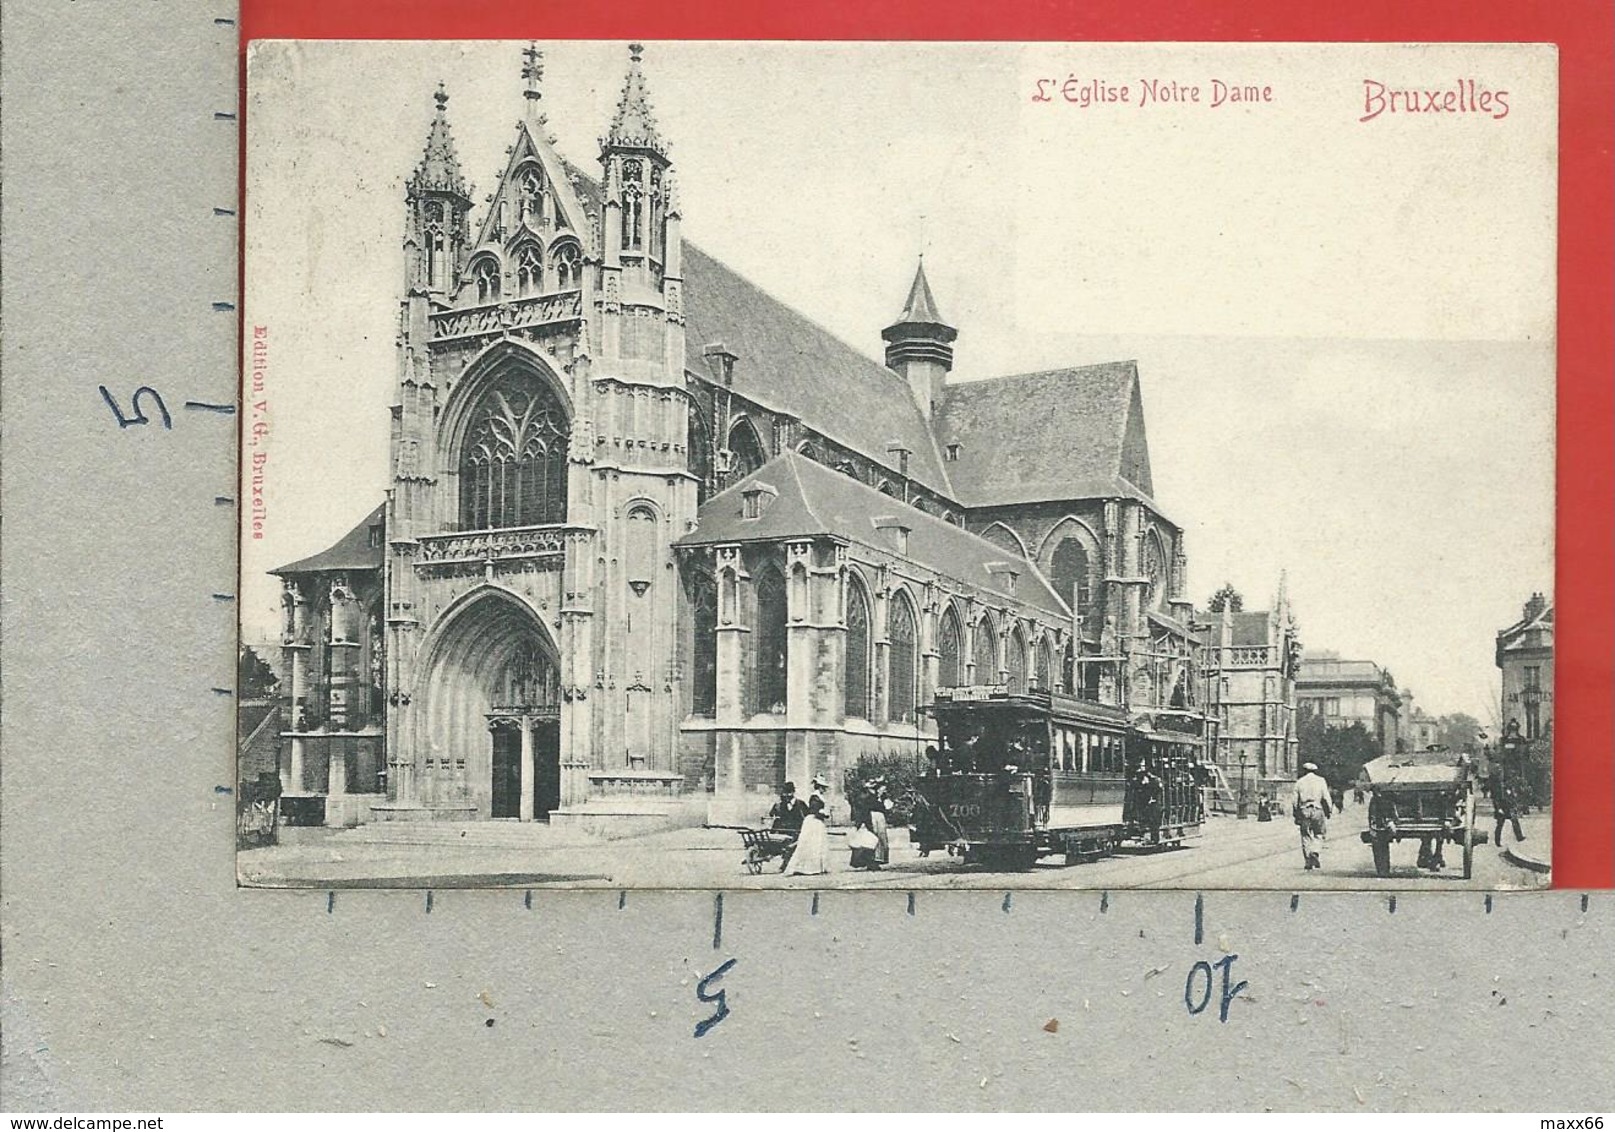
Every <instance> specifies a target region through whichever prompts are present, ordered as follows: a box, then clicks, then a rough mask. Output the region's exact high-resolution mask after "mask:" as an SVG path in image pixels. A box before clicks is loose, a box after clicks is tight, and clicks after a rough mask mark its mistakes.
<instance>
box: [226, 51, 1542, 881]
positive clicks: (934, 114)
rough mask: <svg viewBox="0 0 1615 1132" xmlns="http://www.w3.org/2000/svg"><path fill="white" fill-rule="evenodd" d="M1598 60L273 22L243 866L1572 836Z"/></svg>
mask: <svg viewBox="0 0 1615 1132" xmlns="http://www.w3.org/2000/svg"><path fill="white" fill-rule="evenodd" d="M1556 65H1557V62H1556V55H1555V50H1554V48H1553V47H1552V46H1551V45H1549V46H1533V45H1476V44H1439V45H1417V46H1415V45H1395V44H1327V45H1325V44H1215V45H1212V44H1060V43H1038V44H981V43H948V44H941V43H936V44H929V43H783V42H781V43H731V42H678V43H655V42H652V43H637V42H635V43H610V42H547V43H494V42H476V43H447V42H410V43H403V42H386V41H372V42H331V41H325V42H313V41H310V42H294V41H257V42H254V43H252V44H251V45H250V47H249V50H248V72H247V114H246V132H247V143H246V162H247V164H246V193H245V206H244V207H245V249H244V261H245V266H244V280H245V296H244V306H243V314H244V320H243V321H244V325H243V406H244V419H243V428H242V445H243V447H242V456H241V467H242V487H241V490H242V499H243V506H242V530H241V574H242V576H241V588H240V591H239V592H240V594H241V603H240V604H241V671H240V682H239V687H238V689H237V690H238V694H239V698H240V716H239V728H238V731H239V750H238V764H239V772H238V781H239V784H240V785H239V790H238V844H239V849H238V858H237V865H238V876H239V879H240V881H241V883H242V884H245V885H250V886H270V887H283V886H294V887H321V888H330V887H341V886H351V887H366V886H386V887H396V886H421V887H443V886H452V885H462V886H483V885H487V886H512V885H515V886H522V887H588V886H598V887H611V888H633V887H660V888H669V887H671V888H708V889H735V888H815V889H816V888H862V889H881V888H889V889H899V890H913V889H923V888H932V887H947V888H959V887H964V888H971V887H980V888H992V889H1004V888H1082V889H1091V888H1103V889H1115V888H1125V887H1145V888H1196V889H1207V888H1238V889H1275V888H1277V889H1292V890H1294V889H1302V888H1307V889H1312V888H1320V889H1332V888H1339V889H1362V888H1388V889H1393V890H1402V889H1411V890H1454V889H1457V890H1463V889H1487V890H1490V889H1504V888H1520V887H1537V886H1542V885H1545V884H1546V883H1547V879H1548V876H1549V873H1550V870H1551V865H1552V862H1551V852H1550V844H1551V840H1552V824H1551V823H1552V813H1553V808H1552V799H1553V782H1552V765H1553V757H1552V756H1553V688H1554V668H1553V655H1554V653H1553V633H1554V601H1553V592H1552V585H1553V577H1554V552H1553V546H1554V478H1553V477H1554V452H1555V420H1554V389H1555V354H1554V345H1555V339H1554V328H1555V304H1556V291H1555V286H1556V284H1555V278H1556V276H1555V264H1556V260H1555V231H1556V221H1557V214H1556V202H1557V150H1556V146H1557V132H1558V105H1557V79H1556V74H1557V71H1556Z"/></svg>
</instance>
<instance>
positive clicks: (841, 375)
mask: <svg viewBox="0 0 1615 1132" xmlns="http://www.w3.org/2000/svg"><path fill="white" fill-rule="evenodd" d="M684 309H685V323H686V325H685V343H686V346H685V349H686V355H685V363H684V364H685V366H686V367H687V368H688V369H690V370H692V371H694V372H695V373H697V374H700V375H703V376H708V377H710V372H709V370H708V368H707V362H706V359H705V358H704V356H703V355H702V350H703V349H704V348H705V347H706V346H707V344H709V343H712V342H722V343H723V345H724V348H725V349H727V350H728V351H729V352H730V353H733V354H735V355H736V356H737V361H736V362H735V367H734V390H735V392H736V393H738V394H740V395H741V396H742V397H746V398H748V399H750V400H752V401H755V402H757V403H758V404H760V405H763V406H764V407H766V408H769V409H773V410H775V411H777V412H781V413H788V414H790V415H791V416H793V417H796V418H797V419H799V420H801V421H802V422H803V423H804V424H806V425H807V426H808V427H809V428H811V429H814V430H815V431H817V432H820V433H822V434H823V435H825V436H827V437H829V438H830V439H831V440H834V441H835V442H836V443H838V444H841V445H844V446H846V447H847V448H850V449H852V450H853V451H854V452H860V453H862V454H863V455H865V456H868V457H869V458H870V459H872V460H874V461H875V462H876V463H879V464H882V465H884V466H886V467H888V468H895V467H896V464H897V461H896V459H895V458H894V457H893V456H892V455H891V454H890V453H889V452H888V451H887V449H889V448H891V447H893V446H894V445H897V446H900V447H903V448H906V449H908V451H909V463H908V474H909V478H910V479H912V480H913V481H914V482H916V483H918V484H921V485H923V486H924V487H927V488H929V489H930V490H932V491H935V492H937V493H938V494H940V495H943V496H946V497H947V498H949V499H956V498H957V496H955V495H954V493H953V490H952V488H951V486H950V485H949V482H948V476H947V475H946V473H944V471H943V469H942V462H941V459H940V457H939V455H938V452H937V446H936V440H935V438H934V437H933V436H932V435H931V430H930V428H929V427H928V426H927V424H926V420H925V416H924V415H923V414H922V413H921V412H920V407H919V405H917V404H916V403H915V401H914V394H913V393H912V392H911V391H910V390H909V387H908V383H907V382H906V381H904V380H903V379H902V378H901V377H899V376H897V374H895V373H893V372H892V371H891V370H889V369H887V368H886V367H885V366H883V365H881V364H880V363H879V362H877V361H875V360H874V359H873V358H870V357H866V356H865V355H863V354H861V353H859V352H858V351H857V350H855V349H853V348H852V347H851V346H849V345H847V344H846V343H845V342H843V341H842V340H841V339H839V338H837V337H836V336H835V335H834V334H831V333H830V332H829V331H828V330H826V329H824V328H823V327H822V326H819V325H818V324H817V323H815V322H813V321H812V320H811V319H809V318H808V317H807V316H805V315H803V314H801V313H799V312H797V311H795V310H793V309H791V308H790V307H788V306H786V305H785V304H784V303H782V302H780V301H779V300H778V299H776V298H774V297H773V296H771V295H769V294H768V293H767V292H765V291H763V290H762V289H761V288H759V287H757V286H756V285H755V284H753V283H750V282H747V281H746V280H745V279H742V278H741V277H740V276H739V275H737V274H736V273H735V272H734V271H733V270H731V269H730V268H728V267H726V266H724V265H723V264H722V263H720V262H718V261H717V260H716V259H713V258H712V257H711V256H710V255H708V254H707V253H706V252H703V251H702V250H701V249H700V248H698V247H695V246H694V245H692V244H691V243H689V242H688V241H686V242H685V244H684Z"/></svg>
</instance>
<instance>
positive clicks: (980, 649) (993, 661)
mask: <svg viewBox="0 0 1615 1132" xmlns="http://www.w3.org/2000/svg"><path fill="white" fill-rule="evenodd" d="M976 683H978V684H996V683H998V630H997V629H996V628H995V627H994V626H993V620H992V618H991V617H983V618H982V619H981V620H980V621H979V622H977V623H976Z"/></svg>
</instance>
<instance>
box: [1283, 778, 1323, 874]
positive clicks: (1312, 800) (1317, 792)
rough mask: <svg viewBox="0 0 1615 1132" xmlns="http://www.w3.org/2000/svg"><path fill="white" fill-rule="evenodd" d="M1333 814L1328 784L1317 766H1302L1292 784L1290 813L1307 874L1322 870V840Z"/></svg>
mask: <svg viewBox="0 0 1615 1132" xmlns="http://www.w3.org/2000/svg"><path fill="white" fill-rule="evenodd" d="M1333 813H1334V804H1333V802H1331V801H1330V798H1329V783H1328V782H1326V781H1324V777H1323V775H1321V774H1319V773H1318V764H1317V763H1303V764H1302V766H1301V777H1300V778H1298V779H1296V782H1295V802H1294V803H1293V804H1292V806H1291V809H1290V814H1291V816H1292V817H1294V818H1295V824H1296V825H1297V826H1298V827H1299V828H1300V830H1301V856H1302V857H1303V858H1305V861H1306V867H1307V871H1308V872H1311V871H1312V870H1313V869H1321V868H1322V867H1323V860H1322V853H1323V838H1324V834H1325V833H1326V832H1327V831H1328V828H1329V817H1330V815H1331V814H1333Z"/></svg>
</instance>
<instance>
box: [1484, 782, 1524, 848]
mask: <svg viewBox="0 0 1615 1132" xmlns="http://www.w3.org/2000/svg"><path fill="white" fill-rule="evenodd" d="M1520 809H1521V807H1520V792H1519V790H1518V789H1517V788H1516V787H1515V785H1514V779H1513V777H1512V776H1511V775H1510V774H1509V773H1508V772H1507V771H1505V770H1502V768H1499V773H1498V774H1497V775H1496V776H1495V777H1494V778H1493V779H1492V815H1493V816H1494V817H1495V818H1496V819H1497V828H1496V829H1494V830H1493V831H1492V843H1493V844H1494V845H1496V846H1498V847H1499V848H1501V847H1502V844H1503V824H1504V823H1505V822H1507V823H1509V824H1512V825H1513V826H1514V840H1515V841H1524V840H1525V830H1523V829H1521V828H1520Z"/></svg>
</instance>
